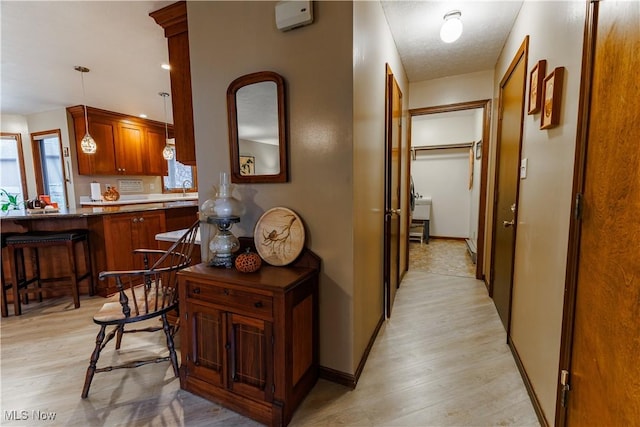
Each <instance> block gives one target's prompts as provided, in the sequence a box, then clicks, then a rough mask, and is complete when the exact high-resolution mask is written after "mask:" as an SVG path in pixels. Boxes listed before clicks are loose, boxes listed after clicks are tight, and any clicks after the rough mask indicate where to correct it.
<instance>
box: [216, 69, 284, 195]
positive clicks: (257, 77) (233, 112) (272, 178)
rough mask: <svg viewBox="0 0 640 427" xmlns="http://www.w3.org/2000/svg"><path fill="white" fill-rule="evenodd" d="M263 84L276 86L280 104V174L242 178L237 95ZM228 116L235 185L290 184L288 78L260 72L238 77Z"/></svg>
mask: <svg viewBox="0 0 640 427" xmlns="http://www.w3.org/2000/svg"><path fill="white" fill-rule="evenodd" d="M261 82H274V83H275V84H276V91H277V98H278V99H277V101H278V138H279V144H278V148H279V156H280V172H279V173H277V174H273V175H241V174H240V145H239V142H238V110H237V105H236V93H237V92H238V90H239V89H241V88H243V87H245V86H248V85H251V84H254V83H261ZM227 116H228V123H229V158H230V162H231V182H233V183H262V182H287V181H288V180H289V173H288V170H289V168H288V164H287V157H288V155H287V148H288V147H287V141H288V138H287V117H286V106H285V83H284V78H283V77H282V76H281V75H280V74H278V73H275V72H273V71H259V72H257V73H252V74H247V75H244V76H241V77H238V78H237V79H235V80H234V81H232V82H231V84H230V85H229V88H228V89H227Z"/></svg>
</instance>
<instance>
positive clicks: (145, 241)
mask: <svg viewBox="0 0 640 427" xmlns="http://www.w3.org/2000/svg"><path fill="white" fill-rule="evenodd" d="M136 219H137V221H135V219H134V222H135V225H136V226H135V227H134V228H133V234H132V237H131V239H132V240H133V242H134V244H135V248H134V249H139V248H142V249H157V248H158V241H157V240H156V234H158V233H162V232H163V231H164V230H165V220H164V212H147V213H145V214H139V215H136Z"/></svg>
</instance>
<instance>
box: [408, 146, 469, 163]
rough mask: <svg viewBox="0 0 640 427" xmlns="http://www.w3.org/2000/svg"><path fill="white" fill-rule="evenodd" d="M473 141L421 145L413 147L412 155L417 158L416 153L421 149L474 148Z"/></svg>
mask: <svg viewBox="0 0 640 427" xmlns="http://www.w3.org/2000/svg"><path fill="white" fill-rule="evenodd" d="M473 144H474V143H473V142H464V143H461V144H440V145H419V146H416V147H411V157H412V158H413V160H415V159H416V154H417V153H418V152H419V151H431V150H451V149H460V148H472V147H473Z"/></svg>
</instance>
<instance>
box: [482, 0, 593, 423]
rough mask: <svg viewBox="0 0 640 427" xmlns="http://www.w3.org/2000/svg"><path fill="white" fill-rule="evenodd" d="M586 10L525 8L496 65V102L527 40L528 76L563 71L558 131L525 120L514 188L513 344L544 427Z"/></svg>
mask: <svg viewBox="0 0 640 427" xmlns="http://www.w3.org/2000/svg"><path fill="white" fill-rule="evenodd" d="M586 7H587V6H586V4H585V3H584V2H574V1H559V2H553V3H550V2H533V1H525V2H524V3H523V6H522V9H521V10H520V13H519V15H518V18H517V19H516V22H515V24H514V27H513V29H512V31H511V34H510V35H509V37H508V39H507V42H506V44H505V47H504V49H503V52H502V54H501V56H500V57H499V59H498V62H497V64H496V76H495V78H496V85H495V87H496V93H495V96H496V97H497V96H498V92H497V88H498V83H499V81H500V79H501V78H502V76H503V75H504V74H505V72H506V70H507V68H508V66H509V64H510V62H511V60H512V58H513V56H514V54H515V52H516V51H517V49H518V47H519V46H520V44H521V43H522V41H523V40H524V38H525V36H527V35H529V58H528V71H530V70H531V68H532V67H533V66H534V64H535V63H536V62H537V61H538V60H540V59H546V60H547V74H548V73H549V71H551V70H553V69H554V68H555V67H559V66H563V67H565V78H564V88H563V93H562V106H561V112H560V125H559V126H557V127H555V128H553V129H549V130H540V114H539V113H537V114H534V115H527V114H526V113H525V116H524V132H523V146H522V157H523V158H528V161H529V168H528V171H527V178H526V179H523V180H521V181H520V193H519V201H518V224H517V237H516V249H515V259H514V273H513V275H514V276H513V293H512V300H513V302H512V314H511V339H512V341H513V345H514V346H515V348H516V351H517V353H518V355H519V357H520V359H521V361H522V364H523V366H524V368H525V370H526V372H527V376H528V378H529V380H530V382H531V385H532V387H533V391H534V393H535V395H536V396H537V398H538V400H539V402H540V405H541V407H542V411H543V412H544V416H545V418H546V421H547V422H548V423H549V424H550V425H553V422H554V416H555V409H556V387H557V379H558V364H559V354H560V337H561V329H562V309H563V301H564V284H565V274H566V261H567V245H568V235H569V220H570V215H571V212H572V210H571V206H572V197H571V190H572V184H573V162H574V151H575V141H576V129H577V122H578V120H577V116H578V101H579V85H580V78H581V75H580V74H581V67H582V50H583V49H582V48H583V46H582V38H583V29H584V19H585V11H586ZM528 87H529V82H528V81H527V89H528ZM527 99H528V97H527ZM493 125H494V126H495V125H496V124H495V123H494V124H493Z"/></svg>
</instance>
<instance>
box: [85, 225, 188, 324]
mask: <svg viewBox="0 0 640 427" xmlns="http://www.w3.org/2000/svg"><path fill="white" fill-rule="evenodd" d="M198 228H199V221H196V222H195V223H194V224H193V225H192V226H191V227H189V228H188V229H187V231H186V232H185V233H184V234H183V235H182V237H180V239H178V241H176V242H175V243H174V244H173V245H171V247H170V248H169V249H167V250H166V251H165V250H158V249H136V250H135V253H138V254H142V255H143V256H144V264H145V268H144V269H143V270H126V271H103V272H101V273H100V275H99V278H100V279H101V280H104V279H106V278H109V277H111V278H114V279H115V283H116V286H117V288H118V291H119V294H120V298H119V303H120V307H121V310H117V311H118V312H117V313H116V312H113V313H109V315H107V316H100V319H101V320H102V321H113V322H118V321H119V322H123V321H124V322H132V321H137V320H143V319H145V318H150V317H154V316H157V315H160V314H162V313H163V312H166V311H169V310H172V309H173V308H175V307H176V306H177V304H178V289H177V283H178V277H177V273H178V271H180V270H182V269H183V268H185V267H188V266H189V264H190V263H191V255H192V253H193V248H194V246H195V239H196V235H197V232H198ZM114 308H115V307H114ZM105 314H106V313H105ZM123 316H124V318H123ZM96 320H98V319H96Z"/></svg>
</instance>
